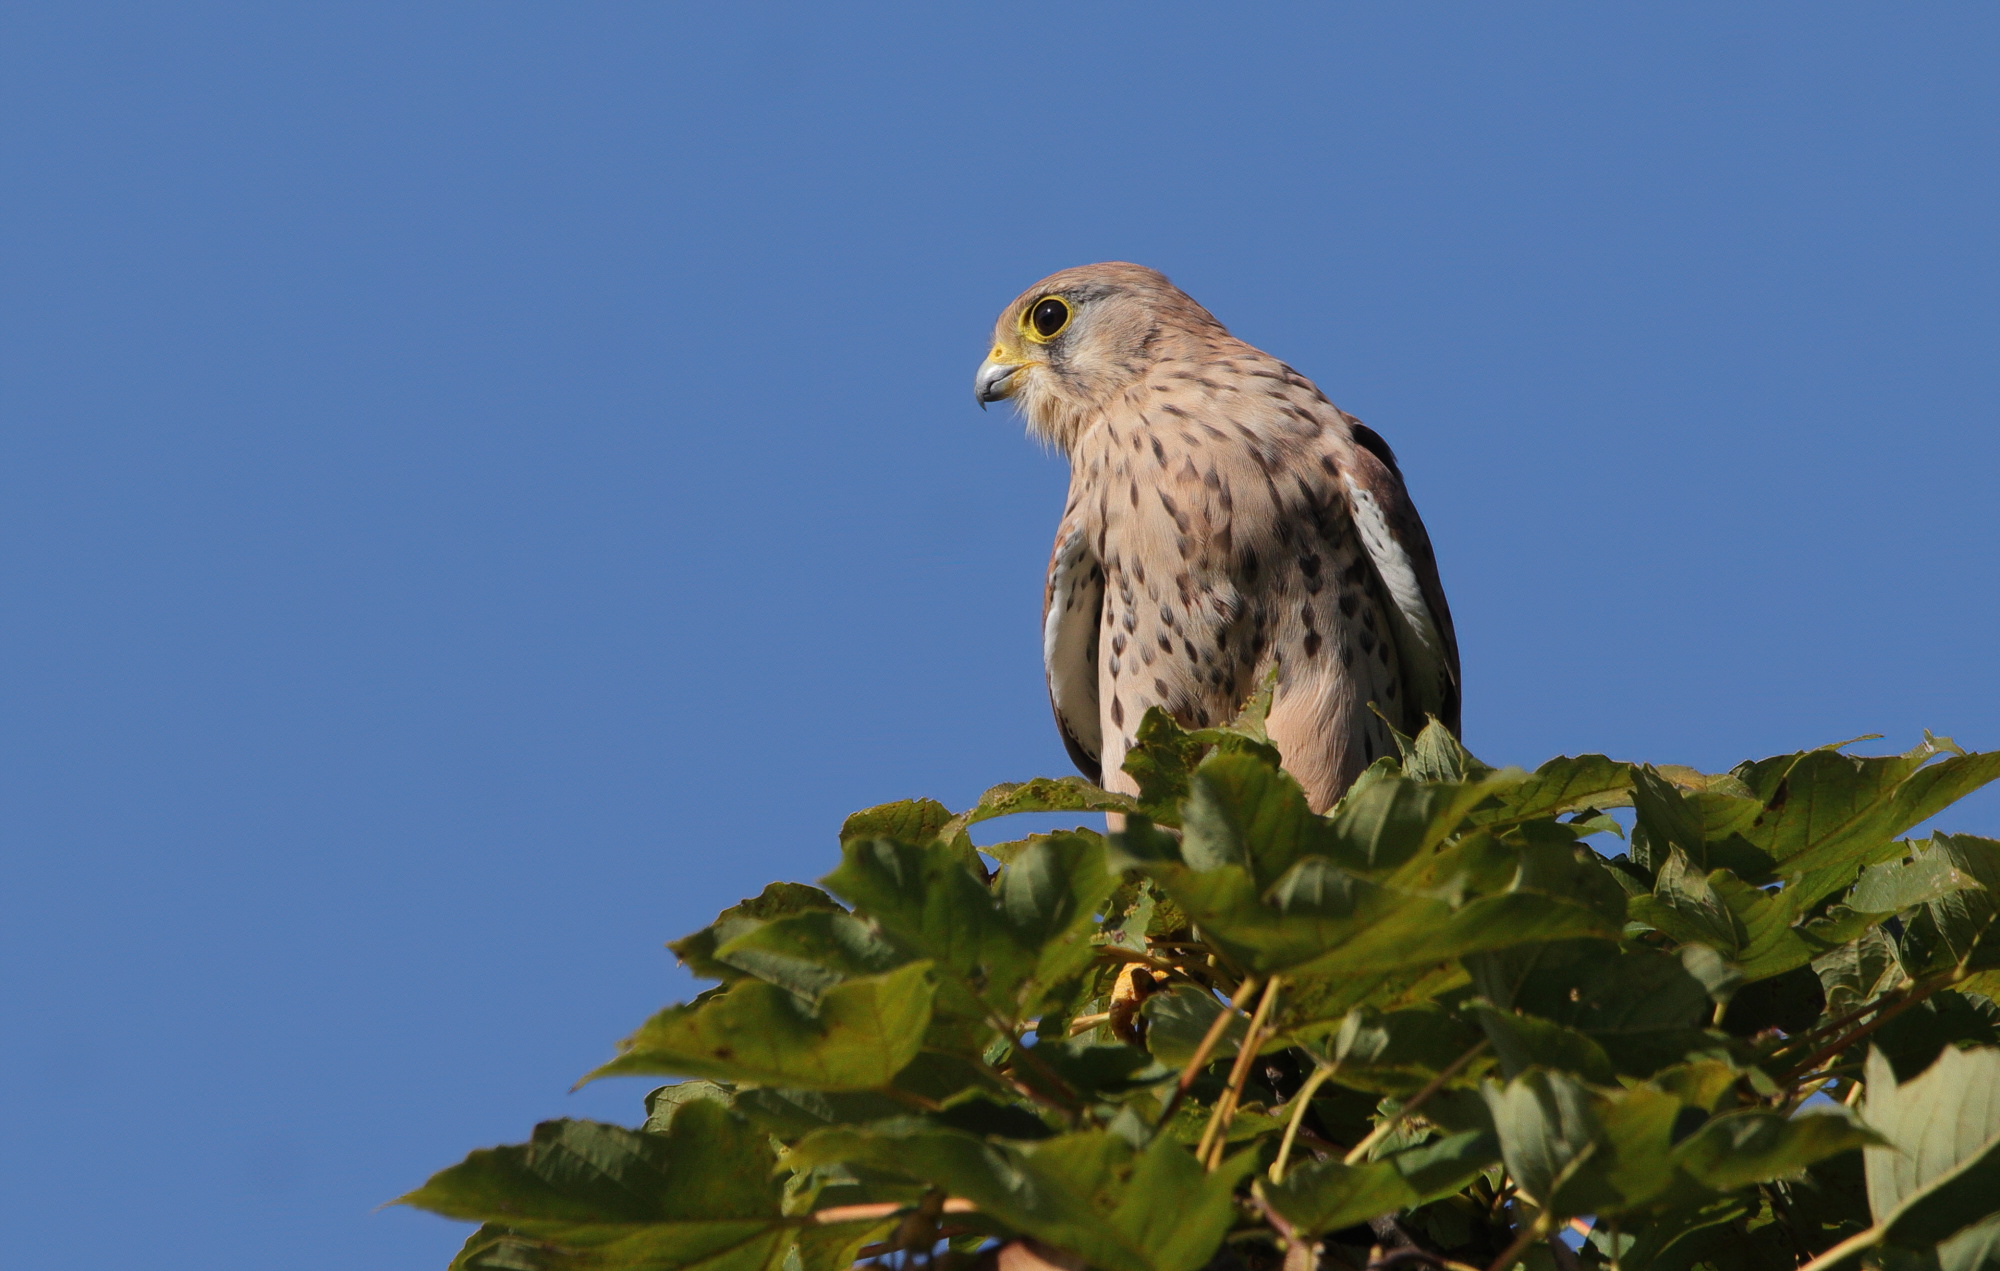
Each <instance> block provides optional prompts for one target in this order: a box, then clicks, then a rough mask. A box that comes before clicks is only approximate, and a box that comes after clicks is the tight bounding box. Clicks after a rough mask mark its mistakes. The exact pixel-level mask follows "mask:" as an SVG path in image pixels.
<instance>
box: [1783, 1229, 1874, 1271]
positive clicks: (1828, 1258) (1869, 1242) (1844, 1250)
mask: <svg viewBox="0 0 2000 1271" xmlns="http://www.w3.org/2000/svg"><path fill="white" fill-rule="evenodd" d="M1881 1243H1882V1229H1881V1228H1880V1227H1870V1228H1869V1229H1868V1230H1866V1231H1859V1232H1856V1233H1855V1234H1853V1235H1851V1236H1849V1237H1848V1238H1847V1239H1845V1240H1843V1241H1841V1242H1840V1243H1839V1244H1837V1245H1835V1246H1834V1247H1833V1248H1831V1249H1828V1250H1827V1251H1826V1252H1825V1253H1822V1254H1821V1255H1819V1256H1818V1257H1817V1258H1814V1259H1813V1260H1812V1261H1811V1262H1808V1263H1806V1264H1805V1265H1804V1266H1802V1267H1800V1268H1799V1271H1832V1268H1833V1267H1835V1266H1838V1265H1839V1264H1840V1263H1842V1262H1845V1261H1847V1260H1848V1259H1849V1258H1851V1257H1853V1256H1854V1255H1855V1254H1857V1253H1860V1252H1861V1251H1862V1250H1864V1249H1872V1248H1874V1247H1875V1246H1876V1245H1878V1244H1881Z"/></svg>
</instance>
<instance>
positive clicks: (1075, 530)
mask: <svg viewBox="0 0 2000 1271" xmlns="http://www.w3.org/2000/svg"><path fill="white" fill-rule="evenodd" d="M1103 608H1104V570H1103V567H1102V566H1101V565H1099V563H1098V560H1097V557H1096V555H1095V554H1094V553H1093V552H1092V551H1091V550H1090V539H1089V536H1088V535H1087V534H1085V533H1084V529H1083V526H1082V523H1081V521H1080V520H1079V519H1078V518H1075V517H1065V518H1064V519H1063V524H1062V526H1061V528H1060V529H1058V530H1057V531H1056V545H1055V550H1054V551H1053V552H1052V553H1050V556H1049V576H1048V584H1047V586H1046V588H1045V589H1044V590H1043V593H1042V669H1043V671H1044V672H1045V673H1046V674H1047V676H1048V681H1049V705H1050V706H1051V707H1053V708H1054V710H1055V716H1056V727H1057V728H1058V729H1060V730H1061V732H1062V739H1063V746H1064V748H1066V749H1067V750H1068V751H1069V757H1070V760H1071V761H1072V762H1073V763H1075V764H1076V766H1077V770H1078V771H1080V772H1081V773H1083V775H1084V776H1086V777H1088V778H1090V780H1092V781H1094V782H1099V783H1101V782H1102V781H1103V768H1102V764H1101V763H1100V759H1101V757H1102V756H1103V754H1104V724H1103V721H1102V719H1101V718H1100V717H1099V715H1098V698H1097V643H1098V629H1099V624H1100V622H1101V620H1102V618H1101V615H1102V612H1103Z"/></svg>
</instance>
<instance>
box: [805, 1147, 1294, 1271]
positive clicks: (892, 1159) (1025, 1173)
mask: <svg viewBox="0 0 2000 1271" xmlns="http://www.w3.org/2000/svg"><path fill="white" fill-rule="evenodd" d="M793 1157H794V1159H795V1160H796V1161H797V1162H799V1163H801V1164H811V1163H820V1162H831V1161H853V1162H860V1163H864V1164H867V1165H869V1166H872V1167H874V1168H877V1169H883V1170H889V1171H892V1172H900V1173H904V1174H907V1175H909V1176H910V1177H913V1178H919V1179H922V1180H925V1181H928V1182H934V1183H936V1184H938V1185H940V1186H942V1187H944V1188H945V1189H947V1190H948V1191H949V1192H950V1193H951V1194H952V1195H954V1196H963V1197H966V1198H967V1199H969V1200H971V1201H972V1202H973V1203H974V1204H976V1205H977V1206H978V1207H979V1210H980V1212H981V1213H982V1214H983V1215H985V1216H987V1217H990V1218H991V1219H993V1220H995V1221H996V1222H998V1223H1000V1224H1001V1225H1002V1226H1003V1227H1005V1228H1006V1229H1008V1230H1011V1231H1012V1232H1014V1233H1017V1234H1020V1235H1025V1236H1032V1237H1034V1238H1035V1239H1037V1240H1040V1241H1042V1242H1044V1243H1045V1244H1048V1245H1052V1246H1054V1247H1055V1248H1057V1249H1061V1250H1065V1251H1067V1252H1069V1253H1072V1254H1075V1255H1076V1256H1078V1257H1079V1258H1082V1259H1083V1260H1085V1261H1086V1262H1088V1263H1089V1264H1090V1265H1091V1266H1093V1267H1099V1268H1103V1269H1104V1271H1195V1268H1198V1267H1200V1266H1201V1265H1202V1264H1204V1263H1205V1262H1207V1261H1208V1258H1209V1256H1210V1255H1211V1254H1212V1253H1214V1251H1215V1249H1216V1246H1217V1245H1219V1244H1220V1243H1221V1241H1222V1236H1223V1233H1224V1232H1225V1231H1226V1230H1227V1229H1228V1226H1229V1222H1230V1217H1231V1214H1232V1212H1233V1206H1232V1204H1231V1202H1230V1193H1231V1192H1232V1191H1233V1190H1234V1188H1235V1186H1236V1184H1237V1183H1238V1182H1239V1181H1240V1180H1241V1179H1242V1178H1243V1176H1244V1175H1245V1174H1246V1173H1248V1172H1249V1170H1250V1168H1251V1167H1252V1166H1253V1165H1254V1163H1255V1156H1254V1154H1244V1155H1241V1156H1238V1157H1236V1158H1235V1159H1233V1160H1232V1161H1230V1162H1227V1163H1225V1165H1224V1166H1223V1167H1222V1168H1221V1169H1218V1170H1216V1171H1215V1172H1214V1173H1212V1174H1210V1173H1206V1172H1205V1171H1204V1170H1203V1169H1202V1167H1201V1166H1200V1164H1199V1163H1197V1162H1196V1161H1195V1159H1194V1156H1193V1155H1192V1154H1191V1153H1190V1152H1188V1151H1187V1149H1186V1148H1184V1147H1182V1146H1181V1145H1180V1144H1178V1143H1176V1142H1174V1141H1173V1139H1172V1138H1170V1137H1169V1136H1167V1135H1160V1136H1158V1137H1157V1138H1155V1139H1154V1140H1153V1142H1152V1143H1151V1145H1149V1146H1148V1147H1147V1148H1146V1149H1145V1150H1144V1151H1138V1150H1135V1149H1134V1148H1133V1147H1132V1145H1131V1144H1130V1143H1129V1142H1127V1141H1126V1140H1125V1139H1123V1138H1121V1137H1120V1136H1118V1135H1116V1134H1113V1133H1110V1132H1108V1131H1104V1130H1089V1131H1083V1132H1080V1133H1075V1134H1064V1135H1058V1136H1056V1137H1054V1138H1050V1139H1045V1140H1043V1141H1041V1142H1039V1143H1032V1144H1017V1143H1008V1142H1003V1141H996V1140H991V1139H982V1138H979V1137H977V1136H974V1135H971V1134H965V1133H962V1132H960V1131H956V1130H947V1129H938V1128H935V1127H930V1126H923V1125H919V1124H916V1123H904V1124H901V1125H882V1126H875V1127H871V1128H868V1129H833V1130H825V1131H822V1132H820V1133H818V1134H814V1135H812V1136H811V1137H809V1138H807V1139H806V1140H805V1141H803V1142H801V1143H800V1144H799V1145H798V1147H797V1148H796V1149H794V1153H793Z"/></svg>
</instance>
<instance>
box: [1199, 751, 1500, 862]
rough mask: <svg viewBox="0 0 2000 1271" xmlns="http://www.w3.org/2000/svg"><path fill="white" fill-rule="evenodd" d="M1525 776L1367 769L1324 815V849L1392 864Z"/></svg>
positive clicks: (1431, 845)
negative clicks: (1330, 842) (1429, 776)
mask: <svg viewBox="0 0 2000 1271" xmlns="http://www.w3.org/2000/svg"><path fill="white" fill-rule="evenodd" d="M1525 780H1527V774H1525V773H1523V772H1521V771H1520V770H1519V769H1509V770H1507V771H1504V772H1489V773H1488V775H1485V776H1482V777H1481V778H1480V779H1478V780H1476V781H1466V782H1457V783H1453V782H1435V781H1416V780H1412V779H1410V778H1408V777H1400V776H1396V775H1393V774H1390V773H1386V772H1379V771H1375V770H1370V771H1369V772H1367V773H1364V774H1362V776H1361V778H1360V780H1358V781H1356V782H1355V783H1354V785H1353V787H1352V788H1351V789H1349V790H1348V792H1347V793H1346V794H1345V795H1342V796H1341V799H1340V802H1339V803H1336V804H1335V805H1334V806H1333V810H1332V811H1331V812H1329V813H1328V814H1327V819H1328V821H1330V822H1331V824H1332V829H1333V833H1334V835H1335V838H1336V840H1337V842H1338V847H1337V848H1336V849H1335V850H1334V851H1332V852H1330V853H1328V854H1330V855H1333V856H1335V857H1336V859H1338V860H1339V861H1340V862H1341V863H1342V864H1344V865H1347V866H1349V867H1350V868H1354V869H1360V870H1367V871H1377V870H1391V869H1394V868H1396V867H1397V866H1399V865H1402V864H1403V863H1404V862H1406V861H1409V860H1412V859H1413V858H1416V857H1420V856H1422V855H1424V854H1426V853H1428V852H1430V851H1432V850H1433V849H1435V848H1436V847H1437V846H1438V845H1439V844H1441V843H1443V842H1444V841H1445V839H1446V838H1447V837H1449V836H1450V835H1451V834H1452V833H1453V832H1454V831H1456V830H1458V829H1459V828H1460V827H1461V826H1462V825H1464V824H1465V821H1466V818H1467V815H1468V814H1469V813H1470V812H1471V811H1472V809H1473V808H1474V807H1476V806H1477V805H1479V804H1480V803H1482V802H1484V801H1485V800H1487V799H1489V798H1493V797H1495V796H1500V795H1504V794H1505V793H1506V792H1508V791H1510V790H1513V789H1514V788H1515V787H1517V786H1518V785H1520V783H1521V782H1523V781H1525ZM1192 863H1193V862H1192V861H1190V864H1192Z"/></svg>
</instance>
